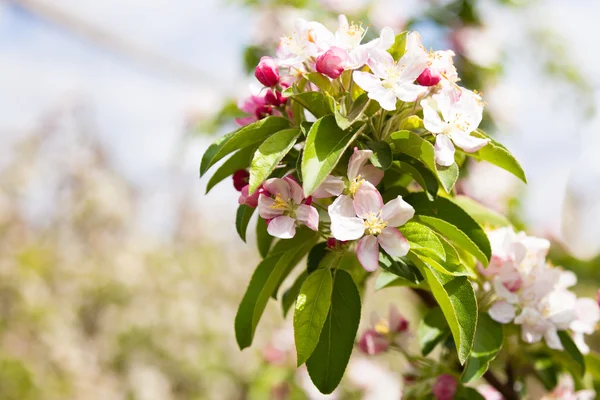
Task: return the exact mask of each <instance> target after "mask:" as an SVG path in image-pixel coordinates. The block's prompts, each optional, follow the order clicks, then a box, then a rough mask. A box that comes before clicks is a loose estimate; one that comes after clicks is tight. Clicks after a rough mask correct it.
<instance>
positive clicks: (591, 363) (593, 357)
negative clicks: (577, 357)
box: [585, 350, 600, 382]
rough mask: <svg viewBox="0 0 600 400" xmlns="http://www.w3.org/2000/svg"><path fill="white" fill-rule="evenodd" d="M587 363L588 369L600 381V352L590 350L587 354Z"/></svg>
mask: <svg viewBox="0 0 600 400" xmlns="http://www.w3.org/2000/svg"><path fill="white" fill-rule="evenodd" d="M585 365H586V367H587V371H588V372H589V373H590V375H592V377H593V378H594V380H596V381H599V382H600V354H598V353H596V352H595V351H593V350H592V351H590V353H589V354H586V356H585Z"/></svg>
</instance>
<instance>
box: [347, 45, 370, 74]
mask: <svg viewBox="0 0 600 400" xmlns="http://www.w3.org/2000/svg"><path fill="white" fill-rule="evenodd" d="M367 61H369V49H368V48H366V47H364V46H359V47H357V48H355V49H354V50H351V51H350V52H348V60H347V61H346V62H345V63H344V64H343V67H344V69H357V68H360V67H362V66H363V65H365V64H366V63H367Z"/></svg>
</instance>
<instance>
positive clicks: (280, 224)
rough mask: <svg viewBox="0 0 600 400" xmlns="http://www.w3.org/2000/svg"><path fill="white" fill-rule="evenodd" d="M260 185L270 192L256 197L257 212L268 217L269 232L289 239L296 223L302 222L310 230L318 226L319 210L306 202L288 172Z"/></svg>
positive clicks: (302, 193)
mask: <svg viewBox="0 0 600 400" xmlns="http://www.w3.org/2000/svg"><path fill="white" fill-rule="evenodd" d="M263 187H264V188H265V190H266V191H267V192H268V193H269V194H261V195H260V197H259V198H258V212H259V214H260V216H261V217H262V218H264V219H270V220H271V221H270V222H269V226H268V228H267V231H268V232H269V234H270V235H272V236H275V237H278V238H281V239H289V238H292V237H294V235H295V234H296V224H297V223H302V224H304V225H306V226H308V227H309V228H310V229H312V230H313V231H316V230H318V229H319V212H318V211H317V209H316V208H314V207H313V206H310V205H308V204H306V202H305V199H304V192H303V191H302V187H301V186H300V185H299V184H298V182H296V181H295V180H294V179H293V178H292V177H291V176H289V175H288V176H286V177H284V178H283V179H280V178H272V179H268V180H267V181H266V182H265V183H264V185H263Z"/></svg>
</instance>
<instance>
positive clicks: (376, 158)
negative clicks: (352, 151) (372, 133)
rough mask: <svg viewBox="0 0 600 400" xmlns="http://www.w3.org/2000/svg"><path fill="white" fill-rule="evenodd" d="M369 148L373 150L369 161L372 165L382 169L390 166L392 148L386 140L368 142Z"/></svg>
mask: <svg viewBox="0 0 600 400" xmlns="http://www.w3.org/2000/svg"><path fill="white" fill-rule="evenodd" d="M369 149H371V150H373V155H372V156H371V163H372V164H373V165H374V166H376V167H377V168H379V169H382V170H384V171H385V170H386V169H388V168H389V167H391V166H392V162H393V161H394V159H393V157H392V149H391V148H390V145H389V143H388V142H386V141H384V140H379V141H377V142H370V143H369Z"/></svg>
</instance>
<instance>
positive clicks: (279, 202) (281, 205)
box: [270, 193, 290, 210]
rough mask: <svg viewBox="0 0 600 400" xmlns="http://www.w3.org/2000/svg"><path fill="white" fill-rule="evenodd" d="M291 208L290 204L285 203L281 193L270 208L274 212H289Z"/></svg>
mask: <svg viewBox="0 0 600 400" xmlns="http://www.w3.org/2000/svg"><path fill="white" fill-rule="evenodd" d="M289 207H290V205H289V203H288V202H287V201H284V200H283V199H282V198H281V195H280V194H279V193H278V194H277V196H275V200H273V204H272V205H271V206H270V208H272V209H273V210H287V209H289Z"/></svg>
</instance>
